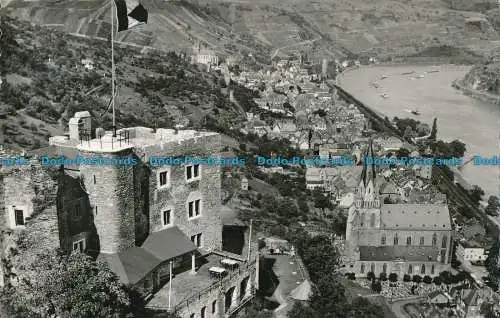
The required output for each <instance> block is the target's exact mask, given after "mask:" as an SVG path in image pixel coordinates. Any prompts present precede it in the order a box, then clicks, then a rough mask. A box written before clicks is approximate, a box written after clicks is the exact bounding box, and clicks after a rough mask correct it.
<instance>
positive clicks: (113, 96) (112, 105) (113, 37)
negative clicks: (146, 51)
mask: <svg viewBox="0 0 500 318" xmlns="http://www.w3.org/2000/svg"><path fill="white" fill-rule="evenodd" d="M110 1H111V107H112V109H113V137H116V118H115V76H116V75H115V44H114V42H115V8H114V6H113V2H114V0H110Z"/></svg>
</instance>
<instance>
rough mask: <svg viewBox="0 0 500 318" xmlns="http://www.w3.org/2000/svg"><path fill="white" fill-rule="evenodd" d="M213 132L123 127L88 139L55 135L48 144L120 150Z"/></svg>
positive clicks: (160, 143) (81, 148)
mask: <svg viewBox="0 0 500 318" xmlns="http://www.w3.org/2000/svg"><path fill="white" fill-rule="evenodd" d="M217 135H219V134H218V133H214V132H200V131H195V130H175V129H163V128H161V129H157V130H156V132H155V131H154V129H153V128H147V127H132V128H124V129H120V130H118V131H117V135H116V136H115V137H113V135H112V132H111V131H106V132H105V133H104V135H102V137H100V138H94V139H89V140H81V141H79V140H71V139H69V137H68V136H55V137H51V138H50V139H49V144H50V145H55V146H58V147H70V148H77V149H78V150H80V151H92V152H103V153H104V152H106V153H109V152H111V153H112V152H120V151H123V150H126V149H130V148H146V147H148V146H161V147H162V148H163V146H166V145H168V144H172V143H177V144H182V143H183V142H185V141H193V142H194V143H196V142H197V140H198V139H200V138H204V137H207V136H217Z"/></svg>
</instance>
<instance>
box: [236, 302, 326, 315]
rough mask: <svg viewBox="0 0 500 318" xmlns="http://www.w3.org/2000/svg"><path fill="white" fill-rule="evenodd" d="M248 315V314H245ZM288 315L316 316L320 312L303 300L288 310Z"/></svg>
mask: <svg viewBox="0 0 500 318" xmlns="http://www.w3.org/2000/svg"><path fill="white" fill-rule="evenodd" d="M245 317H246V316H245ZM288 317H290V318H316V317H318V313H317V312H316V310H314V309H312V308H311V307H309V306H305V305H304V304H302V302H296V303H295V304H294V305H293V307H292V310H290V312H288Z"/></svg>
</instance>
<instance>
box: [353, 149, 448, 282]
mask: <svg viewBox="0 0 500 318" xmlns="http://www.w3.org/2000/svg"><path fill="white" fill-rule="evenodd" d="M366 156H368V157H372V158H373V157H375V156H374V152H373V144H370V146H369V147H368V149H367V152H366ZM346 244H347V246H346V247H347V248H346V252H347V253H346V258H345V263H346V266H347V268H348V271H350V272H353V273H355V274H356V275H357V276H366V275H367V274H368V273H369V272H373V273H374V274H375V275H376V276H377V277H378V276H379V275H380V274H381V273H386V274H387V276H389V274H391V273H395V274H397V276H398V278H399V279H402V278H403V277H404V275H410V276H413V275H420V276H422V277H423V276H427V275H428V276H437V275H438V274H439V273H440V272H442V271H445V270H449V268H450V261H451V253H452V246H453V245H452V226H451V217H450V213H449V211H448V207H447V206H446V205H442V204H384V203H382V202H381V200H380V194H379V183H378V181H377V174H376V167H375V166H374V165H365V166H364V167H363V171H362V174H361V181H360V184H359V186H358V189H357V192H356V195H355V200H354V205H353V206H352V207H351V208H350V209H349V215H348V219H347V228H346Z"/></svg>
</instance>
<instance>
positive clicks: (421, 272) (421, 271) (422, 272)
mask: <svg viewBox="0 0 500 318" xmlns="http://www.w3.org/2000/svg"><path fill="white" fill-rule="evenodd" d="M420 274H425V265H424V264H422V268H421V269H420Z"/></svg>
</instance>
